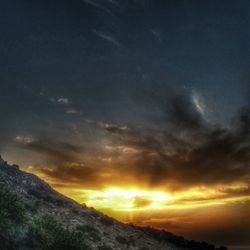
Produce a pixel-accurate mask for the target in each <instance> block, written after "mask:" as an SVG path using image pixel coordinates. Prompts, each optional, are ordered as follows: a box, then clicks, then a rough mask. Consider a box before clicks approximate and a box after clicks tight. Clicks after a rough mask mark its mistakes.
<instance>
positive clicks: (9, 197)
mask: <svg viewBox="0 0 250 250" xmlns="http://www.w3.org/2000/svg"><path fill="white" fill-rule="evenodd" d="M24 221H25V209H24V204H23V203H22V202H21V200H20V198H19V197H18V196H17V195H16V194H15V193H13V192H10V191H9V190H8V189H7V188H5V187H3V186H2V185H0V235H1V237H2V238H5V239H6V241H12V240H14V238H15V234H16V231H17V229H18V227H19V226H21V225H22V224H23V223H24Z"/></svg>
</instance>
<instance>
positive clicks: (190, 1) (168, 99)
mask: <svg viewBox="0 0 250 250" xmlns="http://www.w3.org/2000/svg"><path fill="white" fill-rule="evenodd" d="M249 13H250V2H249V1H247V0H239V1H231V0H220V1H216V0H209V1H208V0H206V1H199V0H178V1H176V0H154V1H153V0H36V1H35V0H22V1H20V0H8V1H7V0H0V31H1V38H0V114H1V121H0V153H1V154H2V156H3V157H4V159H6V160H8V161H9V162H11V163H17V164H19V165H20V166H21V168H22V169H24V170H25V171H29V172H32V173H35V174H37V175H39V176H40V177H42V178H44V179H45V180H46V181H48V182H49V183H50V184H51V185H52V186H53V187H54V188H56V189H57V190H58V191H60V192H62V193H64V194H66V195H68V196H70V197H71V198H73V199H76V200H77V201H79V202H81V203H86V204H87V205H88V206H93V207H95V208H97V209H99V210H101V211H103V212H105V213H107V214H109V215H112V216H114V217H115V218H118V219H120V220H122V221H124V222H132V223H135V224H139V225H143V226H147V225H150V226H153V227H157V228H163V229H165V230H167V231H171V232H174V233H177V234H180V235H184V236H185V237H187V238H189V239H195V240H205V241H209V242H212V243H215V244H224V245H250V215H249V212H248V211H249V207H250V75H249V66H250V49H249V42H250V15H249Z"/></svg>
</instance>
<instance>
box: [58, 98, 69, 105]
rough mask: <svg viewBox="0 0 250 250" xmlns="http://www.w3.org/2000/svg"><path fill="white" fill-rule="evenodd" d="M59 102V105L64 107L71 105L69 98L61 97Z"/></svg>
mask: <svg viewBox="0 0 250 250" xmlns="http://www.w3.org/2000/svg"><path fill="white" fill-rule="evenodd" d="M57 102H58V103H59V104H62V105H69V104H70V100H69V98H66V97H60V98H58V99H57Z"/></svg>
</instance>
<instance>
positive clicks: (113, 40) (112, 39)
mask: <svg viewBox="0 0 250 250" xmlns="http://www.w3.org/2000/svg"><path fill="white" fill-rule="evenodd" d="M93 32H94V33H95V34H96V35H97V36H99V37H100V38H102V39H103V40H105V41H106V42H109V43H112V44H114V45H115V46H117V47H121V43H120V42H119V41H118V40H117V39H116V38H115V37H114V36H112V35H110V34H108V33H105V32H103V31H100V30H93Z"/></svg>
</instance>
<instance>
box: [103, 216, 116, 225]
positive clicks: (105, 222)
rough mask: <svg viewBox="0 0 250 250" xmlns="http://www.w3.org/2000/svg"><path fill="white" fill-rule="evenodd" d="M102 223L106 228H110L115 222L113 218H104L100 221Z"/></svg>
mask: <svg viewBox="0 0 250 250" xmlns="http://www.w3.org/2000/svg"><path fill="white" fill-rule="evenodd" d="M100 222H101V223H102V224H103V225H104V226H107V227H110V226H112V225H113V224H114V221H113V220H112V219H111V218H108V217H102V218H101V219H100Z"/></svg>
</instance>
